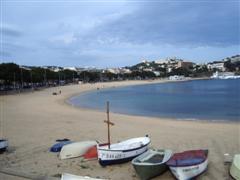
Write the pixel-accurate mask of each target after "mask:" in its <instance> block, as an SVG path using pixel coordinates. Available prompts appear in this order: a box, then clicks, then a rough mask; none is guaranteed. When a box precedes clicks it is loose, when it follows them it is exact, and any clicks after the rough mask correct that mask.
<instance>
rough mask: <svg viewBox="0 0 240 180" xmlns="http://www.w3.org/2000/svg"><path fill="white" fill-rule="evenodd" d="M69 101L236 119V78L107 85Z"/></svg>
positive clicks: (239, 95)
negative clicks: (114, 86)
mask: <svg viewBox="0 0 240 180" xmlns="http://www.w3.org/2000/svg"><path fill="white" fill-rule="evenodd" d="M69 101H70V103H71V104H74V105H76V106H79V107H84V108H93V109H99V110H104V111H105V108H106V101H110V111H112V112H117V113H123V114H131V115H141V116H154V117H167V118H176V119H188V120H194V119H198V120H230V121H240V79H228V80H194V81H186V82H177V83H174V82H172V83H161V84H149V85H136V86H128V87H120V88H111V89H105V90H99V91H94V92H88V93H85V94H83V95H80V96H76V97H73V98H71V99H70V100H69Z"/></svg>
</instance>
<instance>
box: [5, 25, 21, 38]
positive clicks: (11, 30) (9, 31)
mask: <svg viewBox="0 0 240 180" xmlns="http://www.w3.org/2000/svg"><path fill="white" fill-rule="evenodd" d="M0 31H1V32H2V33H3V36H10V37H20V36H22V35H23V33H22V32H21V31H20V30H19V29H17V28H16V27H13V26H9V25H3V26H1V27H0Z"/></svg>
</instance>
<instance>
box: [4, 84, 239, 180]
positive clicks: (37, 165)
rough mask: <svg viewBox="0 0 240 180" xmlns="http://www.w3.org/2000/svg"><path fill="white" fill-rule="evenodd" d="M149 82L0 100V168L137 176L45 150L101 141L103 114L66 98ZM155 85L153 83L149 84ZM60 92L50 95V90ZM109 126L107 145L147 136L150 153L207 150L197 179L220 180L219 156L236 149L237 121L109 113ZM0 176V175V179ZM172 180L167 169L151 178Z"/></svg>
mask: <svg viewBox="0 0 240 180" xmlns="http://www.w3.org/2000/svg"><path fill="white" fill-rule="evenodd" d="M137 83H138V84H143V83H145V84H147V83H152V82H149V81H144V82H143V81H127V82H108V83H96V84H81V85H72V86H62V87H55V88H49V89H44V90H42V91H36V92H34V93H24V94H17V95H7V96H0V102H1V103H2V105H3V106H2V107H3V109H2V110H3V112H4V113H3V116H2V117H3V119H2V120H3V124H2V125H3V127H4V132H3V133H4V136H5V137H7V139H8V140H9V150H8V152H6V153H4V154H1V155H0V169H10V170H12V171H16V172H22V173H29V174H35V175H36V174H37V175H48V176H51V177H53V176H54V177H59V175H60V174H61V173H63V172H66V173H72V174H76V175H85V176H91V177H100V178H105V179H117V180H118V179H119V180H120V179H130V180H131V179H132V180H137V179H138V177H137V176H136V173H135V171H134V169H133V167H132V165H131V163H130V162H129V163H125V164H120V165H114V166H107V167H106V168H102V167H101V166H100V165H99V164H98V162H97V161H96V160H94V161H87V162H84V161H82V160H81V158H74V159H68V160H60V159H59V158H58V156H57V154H55V153H50V152H49V148H50V147H51V146H52V145H53V144H54V143H55V140H56V139H59V138H69V139H71V140H73V141H83V140H98V141H99V142H106V139H107V132H106V125H105V124H104V123H103V120H104V119H106V113H105V112H98V111H93V110H89V109H81V108H77V107H74V106H71V105H69V104H67V103H66V102H65V101H66V99H68V98H70V97H71V96H74V95H76V94H77V95H78V94H79V93H82V92H87V91H89V90H94V89H97V88H98V87H104V88H111V87H114V86H124V85H125V86H126V85H135V84H137ZM154 83H158V82H154ZM59 90H61V91H62V93H61V94H60V95H57V96H53V95H52V92H53V91H59ZM110 119H111V120H112V121H113V122H114V123H115V126H113V127H112V128H111V132H112V133H111V134H112V142H113V143H114V142H118V141H122V140H125V139H128V138H132V137H141V136H145V135H146V134H148V135H149V136H150V138H151V145H150V147H153V148H155V149H172V150H173V152H181V151H184V150H189V149H199V148H205V149H209V152H210V153H209V168H208V171H207V172H206V173H204V174H203V175H201V176H200V177H199V179H204V180H212V179H226V178H228V177H229V175H228V173H227V172H228V166H226V165H224V162H223V154H224V153H229V154H231V155H233V154H235V153H238V152H239V149H240V143H239V135H240V124H239V123H226V122H199V121H179V120H174V119H166V118H153V117H142V116H130V115H125V114H117V113H111V114H110ZM1 178H5V176H4V175H2V174H1V172H0V179H1ZM155 179H160V180H161V179H163V180H172V179H174V178H173V177H172V175H171V173H170V172H169V171H168V172H166V173H164V174H163V175H161V176H159V177H157V178H155Z"/></svg>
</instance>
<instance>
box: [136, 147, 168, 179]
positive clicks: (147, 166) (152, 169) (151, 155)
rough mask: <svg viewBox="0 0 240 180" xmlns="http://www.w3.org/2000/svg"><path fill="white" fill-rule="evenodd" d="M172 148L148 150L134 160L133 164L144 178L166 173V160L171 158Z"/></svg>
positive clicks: (141, 177)
mask: <svg viewBox="0 0 240 180" xmlns="http://www.w3.org/2000/svg"><path fill="white" fill-rule="evenodd" d="M171 156H172V151H171V150H157V151H154V150H150V149H149V150H148V151H146V152H145V153H143V154H141V155H140V156H137V157H136V158H134V159H133V160H132V165H133V167H134V169H135V170H136V172H137V174H138V176H139V177H140V179H142V180H146V179H151V178H153V177H155V176H158V175H160V174H162V173H164V172H165V171H166V170H167V169H168V167H167V165H166V162H167V161H168V160H169V159H170V158H171Z"/></svg>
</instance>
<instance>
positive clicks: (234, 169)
mask: <svg viewBox="0 0 240 180" xmlns="http://www.w3.org/2000/svg"><path fill="white" fill-rule="evenodd" d="M230 174H231V176H232V177H233V178H234V179H236V180H240V154H236V155H235V156H234V158H233V162H232V165H231V167H230Z"/></svg>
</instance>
